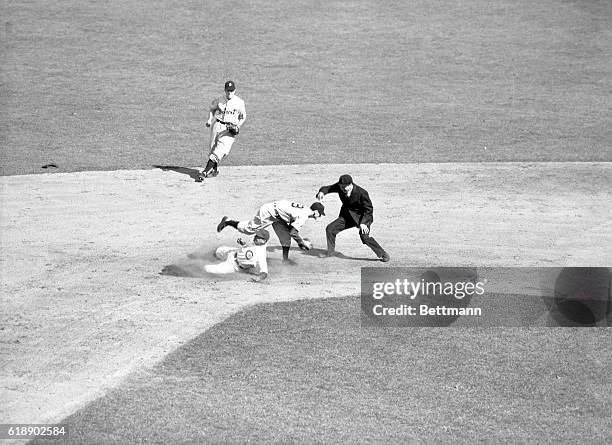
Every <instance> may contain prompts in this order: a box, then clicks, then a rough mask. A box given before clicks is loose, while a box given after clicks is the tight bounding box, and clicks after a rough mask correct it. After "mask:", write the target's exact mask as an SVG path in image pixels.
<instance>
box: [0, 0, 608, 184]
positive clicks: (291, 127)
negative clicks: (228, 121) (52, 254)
mask: <svg viewBox="0 0 612 445" xmlns="http://www.w3.org/2000/svg"><path fill="white" fill-rule="evenodd" d="M0 14H1V15H2V17H4V20H3V29H0V35H1V36H2V42H3V48H2V80H3V81H2V84H1V86H0V95H1V100H2V107H1V115H0V116H1V120H0V121H1V123H0V125H1V127H0V130H1V136H2V139H1V143H2V151H1V153H0V164H1V167H0V173H1V174H3V175H7V174H16V173H36V172H41V171H42V172H45V171H47V170H41V168H40V167H41V166H42V165H45V164H48V163H50V162H53V163H55V164H57V165H58V166H59V170H60V171H75V170H112V169H131V168H150V167H151V165H154V164H161V165H178V166H196V165H200V164H201V162H202V156H203V153H202V147H203V146H205V145H206V144H207V143H208V130H207V129H206V128H205V127H204V122H205V119H206V112H207V106H208V104H209V103H210V101H211V99H212V98H213V97H216V96H217V95H219V94H221V90H222V86H223V83H224V82H225V80H227V79H228V78H232V79H234V80H235V81H236V83H237V85H238V93H239V94H240V95H242V97H243V98H244V99H245V100H246V103H247V112H248V119H247V123H246V125H245V127H244V129H243V130H244V131H242V132H241V136H240V137H239V139H238V141H237V142H236V144H235V148H234V149H233V152H232V154H231V155H230V156H229V157H228V158H227V159H226V161H224V162H225V163H226V164H228V165H230V164H238V165H245V164H246V165H249V164H256V165H266V164H274V163H281V164H301V163H342V162H347V161H348V162H426V161H432V162H448V161H459V162H466V161H475V162H479V161H496V160H505V161H510V160H518V161H522V160H533V161H541V160H547V161H610V160H612V148H611V147H610V140H612V129H611V127H610V125H609V115H610V113H609V104H610V103H612V92H611V91H612V89H610V83H609V79H610V77H611V75H612V74H611V71H612V43H611V42H612V34H611V32H610V27H609V26H608V25H609V23H610V20H611V17H612V3H610V2H609V1H606V0H597V1H588V2H582V1H562V0H544V1H539V2H537V3H536V4H534V2H532V1H527V0H519V1H512V2H511V1H502V2H491V1H489V0H470V1H463V2H457V1H455V0H435V1H423V0H414V1H410V2H405V1H394V0H385V1H382V2H371V1H365V0H351V1H339V0H331V1H327V2H325V3H319V2H311V1H306V0H299V1H292V2H288V3H287V2H281V3H279V2H271V1H267V0H258V1H250V2H241V3H236V4H232V5H225V6H223V7H220V6H219V5H218V4H216V3H212V2H207V1H199V0H198V1H196V0H190V1H186V2H178V1H173V0H158V1H153V2H142V1H138V0H121V1H119V0H113V1H110V2H83V1H81V0H63V1H61V2H53V4H49V2H45V1H41V0H36V1H33V2H24V1H17V0H10V1H6V2H2V5H1V6H0ZM485 147H486V149H485Z"/></svg>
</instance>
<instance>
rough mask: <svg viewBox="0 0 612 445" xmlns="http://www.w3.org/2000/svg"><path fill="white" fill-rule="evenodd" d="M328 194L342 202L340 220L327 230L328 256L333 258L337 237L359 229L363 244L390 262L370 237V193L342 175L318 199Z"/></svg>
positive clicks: (324, 187) (321, 192)
mask: <svg viewBox="0 0 612 445" xmlns="http://www.w3.org/2000/svg"><path fill="white" fill-rule="evenodd" d="M328 193H337V194H338V196H339V197H340V201H342V208H341V209H340V215H339V216H338V219H336V220H335V221H332V222H331V223H330V224H329V225H328V226H327V227H326V228H325V232H326V235H327V255H326V256H333V255H334V254H335V250H336V235H338V233H340V232H342V231H343V230H346V229H350V228H353V227H358V228H359V236H360V237H361V242H362V243H363V244H365V245H366V246H368V247H369V248H370V249H372V250H373V251H374V253H375V254H376V256H377V257H378V258H380V260H381V261H384V262H387V261H389V259H390V258H389V255H388V254H387V252H385V250H384V249H383V248H382V247H380V244H378V242H376V240H375V239H374V238H372V237H371V236H370V225H371V224H372V222H374V207H373V206H372V201H371V200H370V196H369V195H368V192H367V191H366V190H365V189H363V188H361V187H359V186H358V185H357V184H354V183H353V178H351V177H350V176H349V175H342V176H340V179H339V181H338V182H337V183H335V184H332V185H326V186H323V187H321V188H320V189H319V192H318V193H317V199H322V198H323V196H325V195H326V194H328Z"/></svg>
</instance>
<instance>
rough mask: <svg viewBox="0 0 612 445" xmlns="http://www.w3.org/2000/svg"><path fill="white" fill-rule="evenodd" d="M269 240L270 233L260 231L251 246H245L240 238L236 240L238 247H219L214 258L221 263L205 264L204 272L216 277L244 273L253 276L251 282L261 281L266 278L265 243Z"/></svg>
mask: <svg viewBox="0 0 612 445" xmlns="http://www.w3.org/2000/svg"><path fill="white" fill-rule="evenodd" d="M269 239H270V233H269V232H268V231H267V230H260V231H258V232H257V233H256V234H255V236H254V237H253V244H252V245H247V244H246V243H245V242H244V241H243V240H242V239H241V238H238V240H237V243H238V244H239V246H240V247H230V246H219V247H217V250H216V251H215V256H216V257H217V258H219V259H220V260H222V261H223V262H222V263H218V264H207V265H205V266H204V270H205V271H206V272H208V273H212V274H218V275H226V274H230V273H234V272H245V273H249V274H253V275H255V277H253V278H251V281H255V282H259V281H263V280H265V279H266V278H268V260H267V258H266V243H267V242H268V240H269Z"/></svg>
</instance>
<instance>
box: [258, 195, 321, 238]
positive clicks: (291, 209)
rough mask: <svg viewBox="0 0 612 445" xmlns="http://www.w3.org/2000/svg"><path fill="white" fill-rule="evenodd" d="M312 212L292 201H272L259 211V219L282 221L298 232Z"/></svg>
mask: <svg viewBox="0 0 612 445" xmlns="http://www.w3.org/2000/svg"><path fill="white" fill-rule="evenodd" d="M311 212H312V210H310V209H309V208H308V207H304V206H303V205H302V204H299V203H297V202H292V201H286V200H283V201H274V202H269V203H267V204H264V205H262V206H261V207H260V209H259V217H260V218H261V219H262V220H274V219H276V220H280V221H284V222H285V223H287V224H288V225H290V226H291V227H293V228H294V229H295V230H297V231H298V232H299V231H300V229H301V228H302V226H303V225H304V224H305V223H306V221H308V216H309V215H310V213H311Z"/></svg>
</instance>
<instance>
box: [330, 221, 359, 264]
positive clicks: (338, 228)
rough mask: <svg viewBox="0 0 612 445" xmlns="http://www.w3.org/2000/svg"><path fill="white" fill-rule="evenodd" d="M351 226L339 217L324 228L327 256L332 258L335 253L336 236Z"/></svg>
mask: <svg viewBox="0 0 612 445" xmlns="http://www.w3.org/2000/svg"><path fill="white" fill-rule="evenodd" d="M350 227H354V226H351V225H350V223H349V222H348V221H347V220H346V219H345V218H344V217H343V216H339V217H338V218H337V219H335V220H334V221H332V222H331V223H329V224H328V225H327V227H326V228H325V236H326V238H327V256H332V255H334V253H335V252H336V236H337V235H338V234H339V233H340V232H342V231H343V230H346V229H348V228H350Z"/></svg>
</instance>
